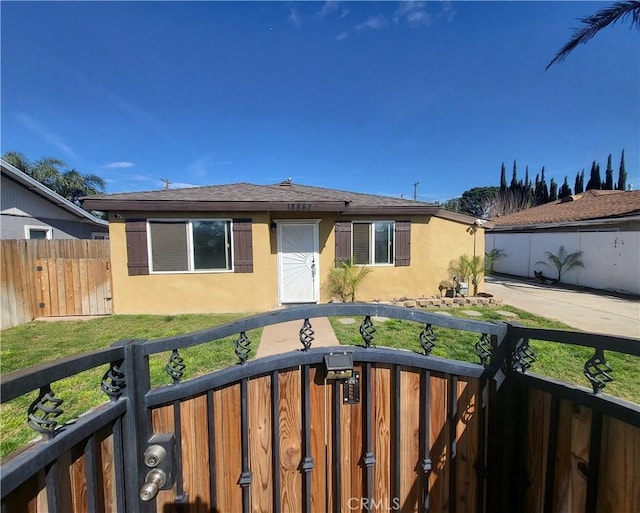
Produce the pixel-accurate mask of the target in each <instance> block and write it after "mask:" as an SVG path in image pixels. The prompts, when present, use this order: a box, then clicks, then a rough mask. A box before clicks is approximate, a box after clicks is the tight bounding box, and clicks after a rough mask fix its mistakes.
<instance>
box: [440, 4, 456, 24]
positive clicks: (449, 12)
mask: <svg viewBox="0 0 640 513" xmlns="http://www.w3.org/2000/svg"><path fill="white" fill-rule="evenodd" d="M440 17H441V18H444V19H445V20H446V21H448V22H449V23H451V22H452V21H453V19H454V18H455V17H456V10H455V8H454V7H453V2H450V1H449V0H445V1H444V2H442V4H440Z"/></svg>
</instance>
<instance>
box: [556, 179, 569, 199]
mask: <svg viewBox="0 0 640 513" xmlns="http://www.w3.org/2000/svg"><path fill="white" fill-rule="evenodd" d="M567 196H571V187H569V180H568V179H567V177H566V176H565V177H564V183H563V184H562V187H560V192H559V193H558V199H562V198H566V197H567Z"/></svg>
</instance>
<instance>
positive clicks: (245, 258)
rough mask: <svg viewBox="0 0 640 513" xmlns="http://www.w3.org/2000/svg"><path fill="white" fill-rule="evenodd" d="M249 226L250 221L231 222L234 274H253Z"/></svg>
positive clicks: (236, 220)
mask: <svg viewBox="0 0 640 513" xmlns="http://www.w3.org/2000/svg"><path fill="white" fill-rule="evenodd" d="M251 226H252V225H251V219H234V220H233V270H234V272H236V273H252V272H253V238H252V234H251V229H252V228H251Z"/></svg>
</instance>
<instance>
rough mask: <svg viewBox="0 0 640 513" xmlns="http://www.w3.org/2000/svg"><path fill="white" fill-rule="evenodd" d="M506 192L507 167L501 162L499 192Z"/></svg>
mask: <svg viewBox="0 0 640 513" xmlns="http://www.w3.org/2000/svg"><path fill="white" fill-rule="evenodd" d="M505 192H507V168H506V167H505V166H504V162H503V163H502V169H501V170H500V193H501V194H504V193H505Z"/></svg>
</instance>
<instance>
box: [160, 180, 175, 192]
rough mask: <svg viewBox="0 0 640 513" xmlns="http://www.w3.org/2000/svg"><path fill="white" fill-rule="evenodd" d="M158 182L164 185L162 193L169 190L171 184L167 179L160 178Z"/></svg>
mask: <svg viewBox="0 0 640 513" xmlns="http://www.w3.org/2000/svg"><path fill="white" fill-rule="evenodd" d="M160 181H161V182H162V183H164V187H163V188H162V190H163V191H168V190H169V186H170V185H171V184H172V183H173V182H172V181H171V180H169V179H168V178H160Z"/></svg>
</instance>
